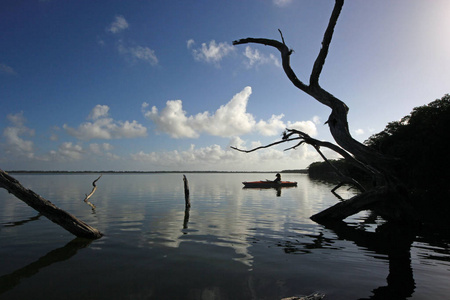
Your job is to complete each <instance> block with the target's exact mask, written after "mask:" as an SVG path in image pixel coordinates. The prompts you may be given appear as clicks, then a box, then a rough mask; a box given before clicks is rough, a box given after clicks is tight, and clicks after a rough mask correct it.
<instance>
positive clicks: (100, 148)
mask: <svg viewBox="0 0 450 300" xmlns="http://www.w3.org/2000/svg"><path fill="white" fill-rule="evenodd" d="M112 149H114V147H113V146H112V145H111V144H109V143H102V144H97V143H93V144H89V150H90V151H91V152H92V153H94V154H99V155H100V154H103V153H104V152H105V151H111V150H112Z"/></svg>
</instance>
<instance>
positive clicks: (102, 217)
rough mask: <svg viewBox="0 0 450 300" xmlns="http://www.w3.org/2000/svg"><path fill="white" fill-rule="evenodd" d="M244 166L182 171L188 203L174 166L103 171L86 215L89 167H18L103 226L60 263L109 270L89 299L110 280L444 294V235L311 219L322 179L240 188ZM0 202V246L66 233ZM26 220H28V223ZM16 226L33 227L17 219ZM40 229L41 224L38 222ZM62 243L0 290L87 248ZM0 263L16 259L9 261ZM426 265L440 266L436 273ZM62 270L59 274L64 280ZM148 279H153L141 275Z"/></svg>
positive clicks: (156, 291)
mask: <svg viewBox="0 0 450 300" xmlns="http://www.w3.org/2000/svg"><path fill="white" fill-rule="evenodd" d="M251 176H252V175H234V174H233V175H220V174H208V175H204V174H191V175H189V176H188V177H189V185H190V201H191V203H192V207H191V208H188V207H186V206H185V200H186V199H185V195H184V193H183V181H182V177H181V175H180V174H175V175H172V174H169V175H164V176H160V175H104V176H103V177H102V184H101V186H99V189H98V190H97V191H96V193H95V195H94V196H93V200H92V201H93V202H94V203H95V204H96V206H97V209H96V213H95V214H93V213H92V212H91V209H90V207H89V206H87V205H85V203H83V201H82V197H81V198H80V197H79V195H80V191H84V190H85V189H86V186H87V185H89V184H91V182H92V178H91V176H85V175H81V176H76V175H69V176H58V175H57V176H55V175H53V176H52V175H47V176H36V175H35V177H29V176H25V177H26V179H27V180H29V184H28V185H26V186H30V183H31V185H33V186H34V188H35V189H36V190H37V191H38V192H39V193H41V194H42V195H44V196H46V195H47V194H48V193H50V194H52V196H51V197H49V198H54V199H51V200H52V201H54V202H55V204H57V205H58V206H60V207H62V208H63V209H66V210H68V211H70V212H71V213H74V214H75V215H77V216H80V218H81V219H83V220H84V221H86V222H87V223H89V224H92V225H93V226H95V227H97V228H99V229H100V230H102V231H103V232H105V233H106V237H105V238H103V239H101V240H100V241H96V242H95V243H94V244H93V245H91V246H89V247H90V249H92V250H96V251H95V252H92V253H95V254H94V255H98V257H95V266H91V265H90V263H89V262H86V261H87V259H86V257H83V256H82V257H81V258H80V257H77V258H76V259H74V260H72V261H71V262H70V263H69V265H72V264H79V263H82V264H83V265H82V267H80V268H79V270H78V271H75V270H67V274H66V275H65V276H66V278H67V280H68V278H70V277H72V276H74V275H73V274H77V273H75V272H80V273H83V274H84V273H89V272H93V271H94V272H93V273H95V274H97V275H98V274H102V275H104V274H108V276H107V277H108V278H106V279H105V280H104V282H101V283H99V284H100V286H101V289H102V291H104V292H105V296H104V297H101V296H99V297H96V298H97V299H100V298H103V299H107V298H108V297H107V295H112V296H113V297H114V296H115V297H116V298H117V295H115V294H114V291H116V290H117V289H116V286H117V285H119V283H120V284H122V283H123V287H121V290H120V292H121V294H120V295H126V296H127V297H128V298H130V297H131V296H130V295H136V298H135V299H138V297H141V298H143V297H144V296H145V297H146V295H147V296H148V297H149V298H150V295H151V297H153V298H155V297H156V298H157V296H161V298H163V297H164V296H165V295H173V296H174V298H177V297H178V298H183V294H182V291H187V292H188V294H186V295H188V296H186V297H185V298H186V299H195V297H197V299H198V298H201V297H216V298H218V296H223V299H243V298H244V296H243V295H245V296H246V297H247V298H246V299H251V298H253V299H264V298H266V299H279V298H281V296H283V297H286V296H293V295H295V294H310V293H312V292H314V291H317V290H323V292H325V293H326V294H327V297H329V298H330V299H397V300H401V299H406V298H408V297H411V296H413V297H417V298H418V299H426V298H427V297H426V296H428V295H430V294H427V293H429V292H428V291H426V292H424V288H423V286H424V285H427V288H428V289H430V290H432V289H433V288H434V289H436V288H439V289H440V291H441V293H442V294H444V293H445V292H446V290H447V288H445V287H441V285H442V286H444V285H443V284H439V282H440V283H442V282H446V280H447V279H448V274H449V272H448V269H449V267H448V266H449V257H450V255H449V252H450V251H449V247H448V240H445V239H443V237H442V236H430V235H426V234H422V235H420V237H419V239H416V241H414V234H412V233H411V232H410V231H408V230H407V229H408V228H403V227H400V226H395V227H392V226H389V225H383V224H382V223H381V222H379V219H378V218H377V216H376V215H373V214H369V215H365V214H364V215H363V217H364V219H361V220H360V219H358V218H360V217H361V216H359V217H358V218H353V219H350V220H347V223H343V222H342V223H336V224H333V225H327V226H326V227H325V226H322V225H318V224H316V223H314V222H312V221H311V220H310V219H309V217H310V216H311V215H312V214H314V213H315V212H317V211H320V210H321V209H323V208H324V207H329V206H330V205H332V204H334V203H335V202H337V201H338V200H337V199H336V198H335V197H334V196H332V195H330V188H329V186H327V185H324V184H323V183H318V182H310V181H309V180H306V179H304V178H303V177H301V176H298V177H295V178H292V179H293V180H295V181H297V182H298V187H297V188H292V189H282V191H281V194H279V195H277V193H278V191H276V190H275V189H270V190H259V189H257V190H250V189H245V190H244V189H242V184H241V181H245V180H252V178H251ZM244 177H245V178H244ZM255 177H257V178H255V179H258V177H259V175H255ZM45 182H51V184H48V186H47V185H45ZM340 195H341V196H343V197H345V198H348V197H349V196H351V195H352V191H346V190H345V189H342V190H340ZM0 196H1V195H0ZM3 200H4V201H0V224H2V225H3V227H1V230H2V232H1V234H0V245H1V246H3V245H6V246H7V247H4V248H2V247H0V255H5V254H6V255H8V253H9V252H13V251H14V250H15V249H25V248H26V247H27V246H28V245H30V242H29V241H28V240H27V238H29V237H33V238H34V239H36V240H37V239H40V241H44V242H43V243H46V241H47V239H50V238H53V239H59V240H58V244H61V240H62V241H64V239H67V236H62V237H61V235H59V236H58V232H59V231H58V230H59V228H58V227H57V226H56V225H54V224H52V223H51V222H48V221H47V220H46V219H45V218H40V219H39V217H38V216H35V213H34V211H32V210H31V211H32V212H31V213H30V210H28V211H27V212H26V213H24V210H23V204H22V203H21V202H19V201H17V200H11V201H10V200H8V198H6V200H5V199H3ZM16 202H17V203H20V205H19V204H17V205H15V203H16ZM30 216H32V217H30ZM12 219H23V220H22V221H15V222H11V221H10V220H12ZM32 221H37V222H33V223H29V222H32ZM356 221H358V222H356ZM24 224H29V225H31V224H32V226H20V225H24ZM39 226H40V227H39ZM42 227H44V229H45V232H41V231H39V230H37V229H36V228H42ZM55 232H56V233H55ZM63 234H64V233H63ZM55 236H58V237H55ZM399 237H401V238H399ZM433 237H434V238H433ZM413 241H414V242H413ZM40 243H41V244H42V242H40ZM58 244H57V245H58ZM69 244H70V243H69ZM69 244H68V245H66V246H64V247H62V248H59V249H56V250H54V251H51V252H49V253H48V254H47V255H45V256H44V257H42V258H40V259H39V260H37V261H36V262H34V263H32V264H30V265H27V266H26V267H24V268H21V269H19V270H17V271H15V272H12V273H10V274H8V275H4V276H2V277H0V288H2V289H5V287H8V289H11V288H12V287H14V286H16V287H17V288H16V289H14V291H13V292H14V293H18V292H22V293H24V294H25V293H26V291H25V287H23V286H27V284H28V283H29V282H38V283H43V282H44V284H45V278H43V275H42V274H41V278H33V280H32V281H31V280H30V281H27V284H25V283H24V284H22V286H21V287H18V286H17V285H18V284H19V283H20V281H21V280H23V279H24V278H31V277H33V275H34V274H36V273H38V271H39V270H42V269H43V268H45V267H46V266H49V265H50V264H53V263H55V262H58V261H62V260H64V259H69V258H70V257H72V256H73V255H75V253H76V251H78V250H79V249H81V248H83V247H88V245H85V246H76V245H73V246H72V245H71V246H69ZM94 246H95V247H94ZM77 247H78V248H77ZM94 248H95V249H94ZM33 249H36V248H33ZM411 249H413V252H411ZM22 251H24V250H22ZM414 251H416V252H417V253H416V252H414ZM58 252H61V253H62V254H61V255H58ZM44 253H45V252H44ZM83 253H84V252H83ZM19 256H20V255H17V256H11V257H14V258H15V259H20V257H19ZM79 258H80V259H79ZM78 259H79V260H78ZM414 260H415V262H414ZM418 260H420V262H419V263H418ZM23 261H26V258H24V259H23ZM411 261H413V263H411ZM424 261H426V263H423V262H424ZM15 263H17V262H15ZM414 263H416V265H417V264H421V265H420V267H421V268H422V270H423V269H425V270H426V272H420V271H422V270H419V271H417V270H415V274H414V276H413V268H412V266H415V265H414ZM26 264H27V263H20V264H19V265H26ZM4 265H5V266H8V267H9V270H12V269H14V268H13V267H11V266H14V263H11V264H9V265H7V264H6V263H5V264H4ZM1 266H2V265H1V264H0V267H1ZM58 266H60V265H58ZM434 266H438V267H439V268H440V272H441V273H438V272H435V270H436V269H433V267H434ZM63 267H64V266H63ZM16 268H17V264H16ZM444 268H445V270H444ZM49 269H50V270H49ZM56 269H57V268H48V269H47V270H46V271H47V272H48V273H52V272H56ZM117 270H120V271H117ZM5 273H7V271H6V270H5V271H4V272H3V273H2V274H5ZM45 274H47V273H45ZM187 274H189V276H187ZM423 274H427V275H428V274H432V275H430V276H429V277H427V276H424V275H423ZM365 276H366V277H365ZM386 276H387V277H386ZM36 277H40V276H36ZM62 278H63V279H61V280H60V282H64V277H62ZM148 278H152V279H153V280H155V282H154V283H153V282H152V283H149V280H148ZM424 278H425V279H424ZM436 278H438V281H437V283H433V282H434V280H435V279H436ZM90 279H92V277H89V276H88V277H87V278H86V279H83V280H86V281H88V280H90ZM80 280H81V279H80ZM439 280H440V281H439ZM174 286H176V287H177V288H174ZM428 286H430V287H428ZM74 288H75V287H74ZM177 289H178V290H179V292H177V291H176V290H177ZM18 290H19V291H18ZM61 290H62V291H65V290H66V289H63V288H62V289H61ZM108 293H109V294H108ZM268 295H270V297H269V296H268ZM424 295H425V296H424ZM232 296H234V298H233V297H232ZM361 297H366V298H361ZM156 298H155V299H156Z"/></svg>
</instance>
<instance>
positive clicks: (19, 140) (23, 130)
mask: <svg viewBox="0 0 450 300" xmlns="http://www.w3.org/2000/svg"><path fill="white" fill-rule="evenodd" d="M7 119H8V121H9V122H10V123H11V126H8V127H6V128H5V129H4V130H3V136H4V137H5V140H6V145H5V146H6V149H5V150H6V152H7V153H9V154H13V155H14V156H25V157H28V158H32V157H33V156H34V149H33V148H34V144H33V142H32V141H30V140H26V139H24V138H23V136H34V130H33V129H30V128H28V127H26V126H25V122H26V119H25V117H24V116H23V112H20V113H17V114H10V115H8V116H7Z"/></svg>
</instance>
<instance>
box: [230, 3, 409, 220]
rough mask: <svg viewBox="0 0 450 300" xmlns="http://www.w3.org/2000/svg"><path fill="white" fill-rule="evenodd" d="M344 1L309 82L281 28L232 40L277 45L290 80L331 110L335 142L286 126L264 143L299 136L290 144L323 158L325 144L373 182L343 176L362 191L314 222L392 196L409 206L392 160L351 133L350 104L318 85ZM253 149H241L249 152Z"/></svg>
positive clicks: (333, 17) (338, 5)
mask: <svg viewBox="0 0 450 300" xmlns="http://www.w3.org/2000/svg"><path fill="white" fill-rule="evenodd" d="M343 5H344V0H336V1H335V5H334V8H333V11H332V13H331V17H330V20H329V23H328V26H327V29H326V31H325V34H324V37H323V40H322V48H321V49H320V51H319V54H318V56H317V58H316V60H315V62H314V65H313V69H312V71H311V75H310V77H309V84H305V83H304V82H303V81H301V80H300V79H299V78H298V77H297V75H296V74H295V72H294V70H293V69H292V68H291V65H290V56H291V54H292V53H293V50H292V49H289V48H288V47H287V46H286V44H285V41H284V37H283V35H282V33H281V31H280V35H281V42H280V41H277V40H272V39H265V38H245V39H240V40H236V41H233V45H241V44H249V43H253V44H261V45H265V46H271V47H274V48H276V49H278V51H280V53H281V59H282V66H283V70H284V72H285V74H286V76H287V77H288V78H289V80H290V81H291V82H292V84H294V86H296V87H297V88H298V89H300V90H301V91H303V92H305V93H306V94H308V95H310V96H311V97H313V98H314V99H316V100H317V101H319V102H320V103H322V104H324V105H326V106H328V107H329V108H330V109H331V114H330V116H329V117H328V120H327V121H326V123H325V124H328V126H329V129H330V133H331V135H332V136H333V138H334V140H335V142H336V143H337V145H336V144H333V143H330V142H324V141H318V140H316V139H313V138H311V137H309V136H308V135H307V134H306V133H304V132H301V131H298V130H291V129H288V130H287V132H286V133H285V134H284V136H283V139H282V140H281V141H279V142H276V143H273V144H270V145H267V146H264V147H270V146H273V145H275V144H280V143H285V142H290V141H294V140H300V142H299V143H298V144H297V145H296V146H294V147H291V148H295V147H297V146H298V145H300V144H302V143H307V144H309V145H312V146H313V147H314V148H315V149H316V150H317V151H319V153H320V154H321V156H322V157H323V158H324V159H326V158H325V157H324V156H323V154H322V153H321V152H320V150H319V149H320V147H327V148H329V149H331V150H332V151H335V152H337V153H338V154H340V155H341V156H342V157H343V158H345V159H346V160H347V161H350V162H351V163H352V164H355V165H356V166H358V167H359V168H361V169H363V170H364V171H365V172H367V173H368V174H370V176H371V177H372V178H373V183H374V184H373V186H372V187H371V188H370V189H369V190H365V189H364V188H362V187H361V186H360V185H359V183H357V182H356V181H355V180H354V179H350V178H347V177H346V178H345V180H346V181H348V182H350V183H351V184H353V185H355V186H356V187H358V188H359V189H360V190H362V193H361V194H359V195H357V196H355V197H353V198H352V199H351V201H350V200H349V201H345V202H341V203H338V205H336V206H333V207H331V208H329V209H327V210H325V211H323V212H321V213H319V214H316V215H314V216H312V219H313V220H315V221H317V222H326V221H329V220H342V219H345V218H346V217H348V216H350V215H353V214H355V213H358V212H359V211H361V210H366V209H368V208H371V207H375V206H377V204H378V202H379V201H381V200H382V199H391V200H392V199H395V200H394V201H398V202H401V203H399V205H397V206H396V207H402V209H401V210H403V211H404V212H410V210H409V209H403V207H406V206H408V205H407V204H406V202H405V201H406V199H405V197H404V193H399V191H401V190H402V188H401V186H402V184H401V182H400V181H399V180H398V179H397V178H395V177H394V176H393V175H392V174H393V172H392V171H391V170H390V168H391V166H392V163H393V160H392V159H391V158H387V157H385V156H383V155H382V154H380V153H379V152H377V151H375V150H373V149H371V148H369V147H367V146H365V145H364V144H362V143H360V142H359V141H357V140H355V139H354V138H353V137H352V136H351V134H350V131H349V127H348V121H347V114H348V111H349V108H348V107H347V105H346V104H345V103H344V102H343V101H341V100H339V99H338V98H336V97H335V96H333V95H332V94H331V93H329V92H328V91H326V90H325V89H323V88H322V87H321V86H320V85H319V77H320V74H321V72H322V69H323V66H324V64H325V59H326V57H327V54H328V50H329V46H330V43H331V39H332V37H333V32H334V28H335V26H336V23H337V20H338V18H339V15H340V12H341V10H342V7H343ZM259 148H261V147H258V148H256V149H259ZM291 148H289V149H291ZM256 149H252V150H241V151H244V152H251V151H254V150H256ZM387 195H389V197H385V196H387ZM396 215H397V217H398V215H399V213H398V212H397V213H396ZM404 217H407V218H409V217H411V216H409V215H408V216H407V214H406V213H405V214H404Z"/></svg>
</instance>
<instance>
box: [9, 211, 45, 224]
mask: <svg viewBox="0 0 450 300" xmlns="http://www.w3.org/2000/svg"><path fill="white" fill-rule="evenodd" d="M41 216H42V214H41V213H38V214H37V215H36V216H34V217H30V218H27V219H25V220H21V221H15V222H5V223H2V225H3V226H4V227H16V226H21V225H24V224H27V223H29V222H33V221H37V220H39V218H40V217H41Z"/></svg>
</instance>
